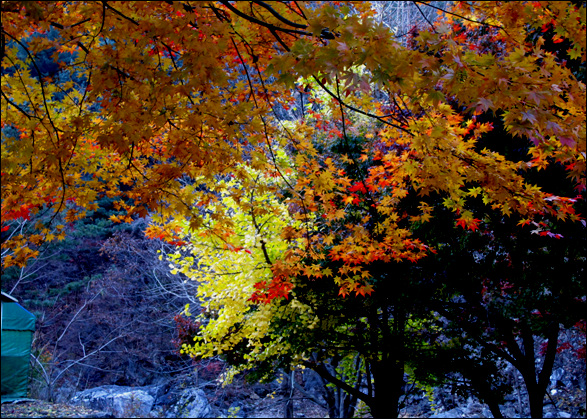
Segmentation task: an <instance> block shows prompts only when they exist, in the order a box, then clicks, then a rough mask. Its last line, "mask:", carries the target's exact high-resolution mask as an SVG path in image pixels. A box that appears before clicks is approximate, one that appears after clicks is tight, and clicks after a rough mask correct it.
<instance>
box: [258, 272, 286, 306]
mask: <svg viewBox="0 0 587 419" xmlns="http://www.w3.org/2000/svg"><path fill="white" fill-rule="evenodd" d="M254 286H255V289H256V291H255V292H254V293H253V295H252V296H251V298H249V301H252V302H253V303H263V304H269V303H270V302H271V301H272V300H274V299H276V298H285V299H286V300H287V299H288V298H289V292H290V291H291V290H292V289H293V284H292V283H291V282H290V281H289V280H288V279H287V278H286V277H284V276H282V275H278V276H274V277H273V279H272V280H271V281H270V282H269V283H267V281H261V282H257V283H256V284H255V285H254Z"/></svg>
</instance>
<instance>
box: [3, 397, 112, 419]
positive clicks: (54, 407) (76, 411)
mask: <svg viewBox="0 0 587 419" xmlns="http://www.w3.org/2000/svg"><path fill="white" fill-rule="evenodd" d="M1 414H2V418H112V417H113V416H112V415H111V414H109V413H105V412H100V411H97V410H93V409H87V408H85V407H82V406H72V405H69V404H65V403H51V402H46V401H43V400H30V399H29V400H26V401H20V402H9V403H2V409H1Z"/></svg>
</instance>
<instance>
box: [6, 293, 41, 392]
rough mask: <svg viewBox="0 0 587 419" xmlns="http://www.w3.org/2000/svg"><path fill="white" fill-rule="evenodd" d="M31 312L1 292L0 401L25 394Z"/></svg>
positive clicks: (33, 317)
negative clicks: (0, 395) (0, 354)
mask: <svg viewBox="0 0 587 419" xmlns="http://www.w3.org/2000/svg"><path fill="white" fill-rule="evenodd" d="M34 331H35V316H34V315H32V314H31V313H29V312H28V311H27V310H25V309H24V308H23V307H22V306H21V305H20V304H18V303H17V302H16V300H15V299H14V298H12V297H10V296H9V295H8V294H5V293H2V402H5V401H11V400H15V399H20V398H25V397H27V390H28V386H29V362H30V354H31V343H32V340H33V332H34Z"/></svg>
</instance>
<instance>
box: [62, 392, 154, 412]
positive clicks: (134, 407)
mask: <svg viewBox="0 0 587 419" xmlns="http://www.w3.org/2000/svg"><path fill="white" fill-rule="evenodd" d="M152 392H153V389H152V388H150V389H146V388H144V387H122V386H114V385H113V386H102V387H96V388H91V389H88V390H84V391H81V392H78V393H76V394H75V396H74V397H73V398H72V399H71V401H70V403H71V404H72V405H79V406H84V407H86V408H89V409H94V410H101V411H104V412H108V413H111V414H112V415H114V417H120V418H122V417H129V416H143V417H145V416H148V415H149V412H150V411H151V408H152V407H153V404H154V402H155V397H154V395H152V394H149V393H152Z"/></svg>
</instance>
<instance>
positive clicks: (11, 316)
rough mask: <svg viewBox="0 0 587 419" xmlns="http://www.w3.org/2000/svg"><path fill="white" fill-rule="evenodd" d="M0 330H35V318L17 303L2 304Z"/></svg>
mask: <svg viewBox="0 0 587 419" xmlns="http://www.w3.org/2000/svg"><path fill="white" fill-rule="evenodd" d="M2 330H31V331H34V330H35V316H34V315H33V314H32V313H30V312H29V311H27V310H25V309H24V308H23V307H22V306H21V305H20V304H18V303H5V302H3V303H2Z"/></svg>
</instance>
